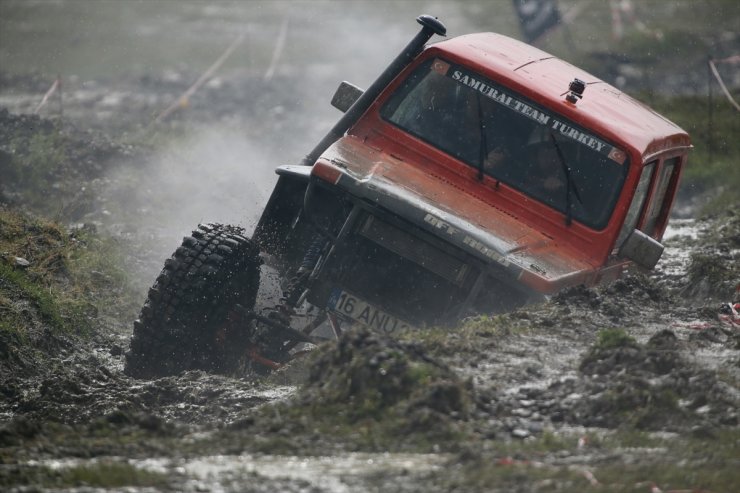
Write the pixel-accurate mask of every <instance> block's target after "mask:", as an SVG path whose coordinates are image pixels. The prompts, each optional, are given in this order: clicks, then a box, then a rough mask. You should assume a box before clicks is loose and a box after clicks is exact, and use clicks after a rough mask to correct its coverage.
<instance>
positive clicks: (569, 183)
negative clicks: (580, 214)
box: [550, 130, 583, 226]
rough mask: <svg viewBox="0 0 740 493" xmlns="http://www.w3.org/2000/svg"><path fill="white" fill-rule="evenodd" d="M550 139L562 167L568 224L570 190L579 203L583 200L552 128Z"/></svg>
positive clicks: (566, 222)
mask: <svg viewBox="0 0 740 493" xmlns="http://www.w3.org/2000/svg"><path fill="white" fill-rule="evenodd" d="M550 139H551V140H552V143H553V145H554V146H555V151H556V152H557V154H558V160H559V161H560V167H561V168H562V169H563V173H565V224H566V225H567V226H570V225H571V223H572V222H573V210H572V209H573V207H572V205H573V204H572V201H571V199H570V192H571V190H572V191H573V194H574V195H575V196H576V199H578V203H579V204H581V205H583V200H581V195H580V194H579V193H578V187H576V185H575V183H574V182H573V178H572V177H571V174H570V173H571V169H570V166H568V163H567V162H566V161H565V156H564V155H563V151H562V149H560V144H558V140H557V139H556V138H555V134H554V133H553V132H552V130H550Z"/></svg>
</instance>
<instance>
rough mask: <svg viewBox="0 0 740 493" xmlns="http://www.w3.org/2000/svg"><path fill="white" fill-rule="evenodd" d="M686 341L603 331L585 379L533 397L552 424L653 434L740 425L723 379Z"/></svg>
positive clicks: (669, 335)
mask: <svg viewBox="0 0 740 493" xmlns="http://www.w3.org/2000/svg"><path fill="white" fill-rule="evenodd" d="M682 344H683V343H682V342H681V341H679V340H678V339H677V338H676V336H675V334H674V333H673V332H672V331H670V330H662V331H660V332H658V333H657V334H655V335H654V336H653V337H652V338H651V339H650V340H649V341H648V342H647V343H645V344H639V343H637V342H636V341H635V340H634V339H632V338H631V337H629V336H627V335H626V334H625V333H624V332H622V331H620V330H615V329H612V330H607V331H603V332H602V333H601V335H600V340H599V342H598V343H597V344H596V345H595V346H593V347H592V348H591V349H590V350H589V351H588V352H587V353H586V355H585V356H584V357H583V359H582V361H581V364H580V367H579V375H578V376H574V377H567V378H563V379H560V380H558V381H556V382H554V383H553V384H551V385H550V386H549V387H547V388H546V389H541V390H535V391H533V392H530V394H531V395H530V398H532V399H535V400H536V401H537V402H539V403H541V404H540V407H542V409H541V410H540V411H541V412H543V413H544V414H546V415H549V416H550V419H551V420H552V421H553V422H565V423H568V424H571V425H578V426H595V427H603V428H626V429H632V428H635V429H640V430H649V431H676V432H678V431H682V430H686V429H692V428H701V429H716V428H718V427H722V426H736V425H737V423H738V415H737V404H738V403H737V402H736V399H735V398H734V397H733V395H732V392H731V391H730V386H729V385H727V384H726V383H724V382H722V381H721V380H720V379H719V378H718V376H717V374H716V373H713V372H709V371H706V370H703V369H701V368H698V367H696V366H695V365H694V364H692V363H691V362H690V361H688V360H687V359H686V358H685V357H684V356H682V354H681V352H680V350H681V346H682Z"/></svg>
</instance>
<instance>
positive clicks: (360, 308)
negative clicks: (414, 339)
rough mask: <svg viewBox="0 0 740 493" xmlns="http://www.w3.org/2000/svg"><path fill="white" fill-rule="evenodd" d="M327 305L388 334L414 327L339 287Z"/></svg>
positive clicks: (343, 314) (344, 315)
mask: <svg viewBox="0 0 740 493" xmlns="http://www.w3.org/2000/svg"><path fill="white" fill-rule="evenodd" d="M327 307H328V308H329V309H330V310H332V311H334V312H336V313H338V314H339V315H341V316H342V317H343V318H346V319H349V320H351V321H354V322H358V323H361V324H363V325H366V326H367V327H370V328H371V329H374V330H379V331H382V332H385V333H388V334H390V333H391V332H394V331H396V330H402V329H410V328H413V327H412V326H411V325H410V324H409V323H408V322H405V321H403V320H401V319H399V318H396V317H394V316H393V315H391V314H389V313H386V312H384V311H383V310H380V309H379V308H376V307H374V306H373V305H371V304H370V303H368V302H366V301H364V300H362V299H360V298H358V297H357V296H355V295H353V294H350V293H348V292H346V291H343V290H341V289H339V288H335V289H334V290H333V291H332V293H331V296H329V302H328V303H327Z"/></svg>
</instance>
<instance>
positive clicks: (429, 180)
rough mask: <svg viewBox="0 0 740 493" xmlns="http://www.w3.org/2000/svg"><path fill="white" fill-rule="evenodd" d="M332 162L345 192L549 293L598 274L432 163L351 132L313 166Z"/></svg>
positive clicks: (324, 166)
mask: <svg viewBox="0 0 740 493" xmlns="http://www.w3.org/2000/svg"><path fill="white" fill-rule="evenodd" d="M327 167H328V168H331V169H332V171H331V173H334V175H332V176H336V179H333V180H332V181H333V182H334V183H335V185H336V186H337V187H339V188H341V189H343V190H344V191H345V192H347V193H349V194H351V195H353V196H355V197H357V198H360V199H363V200H365V201H368V202H370V203H373V204H375V205H377V206H380V207H382V208H384V209H387V210H390V211H391V212H392V213H394V214H395V215H398V216H399V217H402V218H404V219H406V220H408V221H410V222H412V223H413V224H415V225H417V226H419V227H421V228H422V229H425V230H427V231H430V232H432V233H433V234H434V235H435V236H437V237H442V238H446V239H447V240H448V241H449V242H450V243H452V244H455V245H456V246H457V247H459V248H461V249H462V250H464V251H467V252H468V253H470V254H472V255H474V256H476V257H478V258H480V259H482V260H483V261H485V262H487V263H491V264H498V265H499V266H501V267H503V268H504V269H505V270H506V271H507V272H508V273H509V274H510V275H512V276H514V277H515V278H516V279H518V280H520V281H521V282H522V283H523V284H525V285H528V286H529V287H530V288H532V289H534V290H535V291H538V292H540V293H545V294H548V293H552V292H555V291H557V290H559V289H562V288H563V287H566V286H572V285H575V284H579V283H581V282H586V281H587V280H588V278H589V276H591V275H593V274H594V270H595V266H593V265H591V264H589V263H588V262H586V261H585V260H583V259H582V258H579V257H578V256H576V254H575V252H573V251H571V250H569V249H568V247H567V246H566V245H562V244H558V243H557V242H556V241H555V240H554V239H553V238H551V237H549V236H547V235H544V234H543V233H541V232H539V231H537V230H535V229H533V228H532V227H530V226H528V225H526V224H524V223H523V222H521V221H520V220H518V219H517V218H515V217H513V216H512V215H511V214H509V213H507V212H506V211H504V210H502V209H499V208H497V207H496V206H495V205H494V204H491V203H489V202H486V201H484V200H483V199H482V198H481V197H478V196H476V195H473V194H471V193H469V192H467V191H465V190H463V189H461V188H460V187H459V185H457V184H454V183H453V182H452V181H449V180H448V179H446V178H445V177H444V176H443V174H442V173H438V172H435V169H436V168H435V167H434V166H432V165H430V164H425V163H409V162H405V161H402V160H400V159H398V158H396V157H394V156H392V155H390V154H387V153H385V152H382V151H378V150H376V149H373V148H370V147H368V146H367V145H364V144H363V143H362V141H360V140H359V139H357V138H355V137H353V136H346V137H343V138H342V139H340V140H338V141H337V142H336V143H334V144H333V145H332V146H331V147H330V148H329V149H327V150H326V151H325V152H324V154H322V156H321V158H320V159H319V160H318V161H317V163H316V164H315V165H314V169H313V174H314V175H317V176H321V175H322V170H323V171H326V170H327ZM336 170H339V171H340V172H341V173H336Z"/></svg>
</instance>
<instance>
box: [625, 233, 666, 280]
mask: <svg viewBox="0 0 740 493" xmlns="http://www.w3.org/2000/svg"><path fill="white" fill-rule="evenodd" d="M664 248H665V247H663V245H662V244H661V243H660V242H658V241H656V240H654V239H653V238H651V237H649V236H648V235H646V234H645V233H643V232H642V231H640V230H637V229H636V230H634V231H632V233H631V234H630V235H629V236H628V237H627V239H626V240H625V242H624V243H622V246H621V247H620V248H619V256H620V257H624V258H626V259H629V260H632V261H633V262H634V263H636V264H637V265H639V266H640V267H642V268H644V269H648V270H650V269H652V268H654V267H655V265H656V264H657V263H658V260H660V256H661V255H663V250H664Z"/></svg>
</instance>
